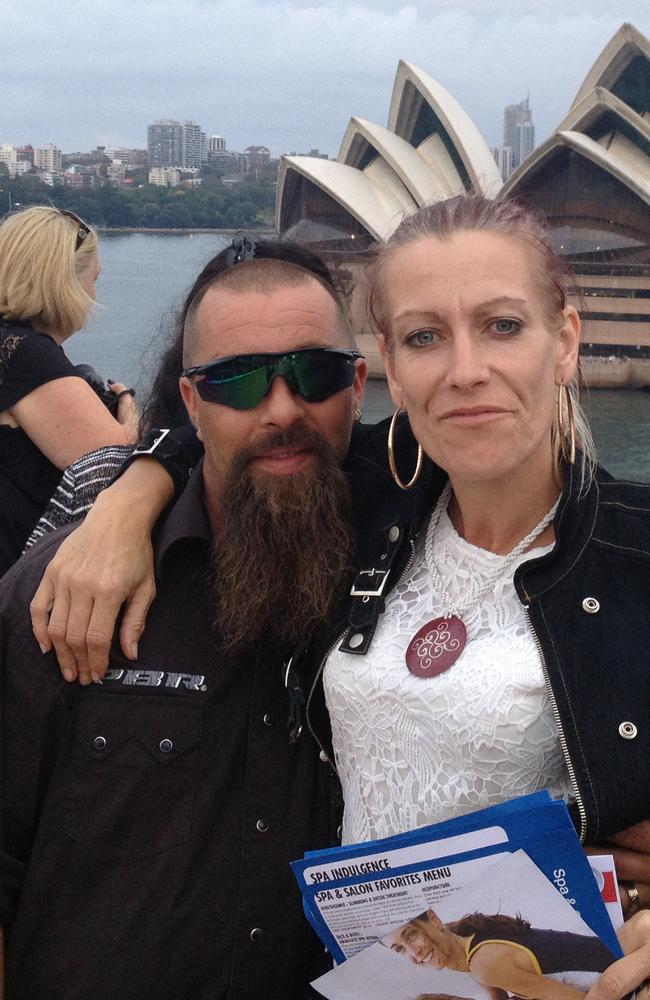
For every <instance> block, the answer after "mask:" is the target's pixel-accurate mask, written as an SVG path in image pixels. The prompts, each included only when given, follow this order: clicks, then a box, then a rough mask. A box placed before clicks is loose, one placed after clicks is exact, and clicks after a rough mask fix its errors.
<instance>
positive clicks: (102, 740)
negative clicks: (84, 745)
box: [93, 736, 106, 750]
mask: <svg viewBox="0 0 650 1000" xmlns="http://www.w3.org/2000/svg"><path fill="white" fill-rule="evenodd" d="M93 747H94V748H95V750H104V749H105V748H106V737H105V736H96V737H95V739H94V740H93Z"/></svg>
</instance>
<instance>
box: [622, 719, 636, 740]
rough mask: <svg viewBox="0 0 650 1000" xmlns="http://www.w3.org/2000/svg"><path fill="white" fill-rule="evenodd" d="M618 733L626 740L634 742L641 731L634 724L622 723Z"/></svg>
mask: <svg viewBox="0 0 650 1000" xmlns="http://www.w3.org/2000/svg"><path fill="white" fill-rule="evenodd" d="M618 732H619V735H620V736H622V737H623V739H624V740H633V739H635V737H636V736H637V735H638V732H639V730H638V729H637V728H636V726H635V725H634V723H633V722H621V724H620V726H619V727H618Z"/></svg>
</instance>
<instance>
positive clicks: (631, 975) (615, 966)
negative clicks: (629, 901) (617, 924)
mask: <svg viewBox="0 0 650 1000" xmlns="http://www.w3.org/2000/svg"><path fill="white" fill-rule="evenodd" d="M618 938H619V941H620V942H621V947H622V949H623V951H624V953H625V957H624V958H619V959H618V961H616V962H613V963H612V964H611V965H610V966H609V968H608V969H606V970H605V972H603V974H602V976H601V977H600V979H599V980H598V982H597V983H596V985H595V986H592V988H591V989H590V990H589V992H588V993H587V994H586V998H585V1000H623V997H626V996H627V995H628V993H631V992H632V990H635V989H636V990H637V994H636V995H637V997H638V998H639V1000H649V998H650V986H648V985H643V986H641V984H642V983H643V984H645V982H646V980H647V979H648V977H650V912H648V911H647V910H640V911H639V913H636V914H635V915H634V916H633V917H630V919H629V920H627V921H626V922H625V923H624V924H623V926H622V927H621V928H620V930H619V931H618ZM639 987H641V988H640V989H639Z"/></svg>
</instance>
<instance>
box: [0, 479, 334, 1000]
mask: <svg viewBox="0 0 650 1000" xmlns="http://www.w3.org/2000/svg"><path fill="white" fill-rule="evenodd" d="M60 537H61V536H60V535H59V536H53V537H52V539H46V540H45V541H44V542H42V543H41V544H40V545H38V546H37V547H36V549H34V550H33V551H32V552H31V553H29V554H28V555H27V556H26V557H24V559H23V560H21V562H20V563H19V564H18V566H17V567H15V568H14V569H13V570H12V571H11V572H10V574H8V575H7V576H6V577H5V578H4V580H3V586H2V600H1V602H0V630H1V631H0V643H1V645H0V657H1V665H2V675H1V677H2V718H3V730H2V747H1V749H2V774H3V778H2V782H3V788H2V843H1V847H2V852H1V854H0V917H1V919H2V923H3V926H4V928H5V934H6V936H7V938H8V949H7V960H6V961H7V973H6V975H7V994H8V996H10V997H11V998H12V1000H28V998H29V1000H36V998H39V1000H50V998H51V1000H63V998H65V1000H88V998H90V997H93V998H94V1000H145V998H149V997H151V996H155V997H156V1000H249V998H259V1000H293V998H297V997H301V996H302V994H303V986H304V984H305V983H306V982H307V981H308V980H309V979H310V978H312V977H313V976H314V975H316V974H318V973H319V972H322V971H324V969H325V968H326V967H327V965H326V961H325V957H324V955H323V950H322V948H321V947H320V946H319V945H318V943H317V941H316V938H315V935H314V934H313V932H312V931H311V930H310V928H309V927H308V925H307V923H306V921H305V918H304V916H303V913H302V908H301V902H300V898H299V892H298V889H297V887H296V885H295V883H294V880H293V877H292V875H291V872H290V869H289V861H291V860H293V859H295V858H298V857H301V856H302V854H303V852H304V850H306V849H308V848H315V847H320V846H324V845H326V844H328V843H331V842H332V830H331V808H330V803H329V797H328V794H327V792H326V791H325V789H326V786H327V785H328V784H329V781H330V776H329V774H328V765H327V764H326V763H323V762H322V761H320V760H319V757H318V753H317V748H316V747H315V744H314V743H313V741H312V740H311V739H310V737H309V735H308V734H303V735H302V736H301V737H300V738H299V739H298V741H297V742H296V743H295V744H293V745H292V744H290V742H289V740H288V738H287V715H288V702H287V694H286V691H285V689H284V686H283V682H282V657H281V656H280V654H279V653H278V652H276V653H275V654H272V653H270V652H269V651H268V650H267V651H262V652H261V653H254V652H253V651H251V652H250V653H249V654H248V655H241V656H238V657H236V658H233V657H230V656H227V655H224V653H223V651H222V650H221V649H220V647H219V640H218V636H217V635H216V634H215V630H214V628H213V624H212V622H213V614H212V609H211V607H210V585H209V582H208V579H209V566H210V546H211V540H210V532H209V526H208V523H207V518H206V516H205V511H204V507H203V503H202V483H201V475H200V473H198V472H197V473H196V474H195V475H194V476H193V477H192V480H191V481H190V484H189V486H188V487H187V488H186V490H185V492H184V493H183V495H182V496H181V498H180V499H179V501H178V502H177V503H176V505H175V506H174V508H173V509H172V511H171V513H170V515H169V517H168V519H167V521H166V524H165V525H164V527H163V529H162V532H161V533H160V536H159V538H158V541H157V543H156V562H157V569H158V596H157V598H156V601H155V602H154V604H153V606H152V608H151V611H150V614H149V618H148V621H147V628H146V631H145V634H144V636H143V638H142V640H141V642H140V649H139V657H138V661H137V662H136V663H133V662H130V661H128V660H126V659H125V658H124V657H123V656H122V654H121V652H120V651H119V648H118V646H117V643H114V645H113V650H112V654H111V662H110V671H109V674H108V675H107V678H106V679H105V681H104V682H103V683H102V684H98V685H93V686H91V687H89V688H80V687H79V686H78V685H67V684H66V683H65V682H64V681H63V680H62V679H61V677H60V674H59V670H58V666H57V664H56V661H55V659H54V656H53V654H47V655H46V656H43V655H42V654H41V652H40V651H39V649H38V646H37V645H36V642H35V640H34V638H33V635H32V632H31V626H30V621H29V614H28V604H29V600H30V599H31V596H32V594H33V592H34V590H35V588H36V585H37V583H38V581H39V580H40V577H41V574H42V571H43V568H44V566H45V565H46V563H47V562H48V561H49V559H50V558H51V557H52V554H53V550H54V548H55V547H56V544H58V542H59V541H60Z"/></svg>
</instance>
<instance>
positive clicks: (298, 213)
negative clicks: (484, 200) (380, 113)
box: [276, 24, 650, 384]
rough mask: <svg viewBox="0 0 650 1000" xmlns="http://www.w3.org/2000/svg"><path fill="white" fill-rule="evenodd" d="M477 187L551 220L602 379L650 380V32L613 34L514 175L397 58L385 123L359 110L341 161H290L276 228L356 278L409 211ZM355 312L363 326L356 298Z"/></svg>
mask: <svg viewBox="0 0 650 1000" xmlns="http://www.w3.org/2000/svg"><path fill="white" fill-rule="evenodd" d="M467 191H474V192H480V193H482V194H485V195H487V196H488V197H491V198H506V197H516V198H517V199H518V200H521V201H523V202H525V203H527V204H529V205H531V206H533V207H534V208H536V209H537V210H539V211H541V212H542V213H543V214H544V215H545V216H546V218H547V220H548V222H549V224H550V226H551V229H552V232H553V236H554V239H555V240H556V244H557V247H558V249H559V250H560V252H561V253H562V254H564V255H566V257H567V259H568V260H569V262H570V264H571V266H572V268H573V271H574V273H575V275H576V280H577V284H578V287H579V289H580V292H581V296H580V302H579V305H580V308H581V311H582V313H583V316H584V318H585V320H586V321H587V322H586V333H585V344H584V347H583V354H584V356H585V360H586V361H587V366H586V367H587V369H588V370H589V369H591V376H592V378H593V381H594V382H601V383H603V382H604V383H607V382H610V383H611V384H616V383H617V382H618V383H622V382H631V383H634V382H637V383H645V384H650V42H649V41H648V39H647V38H646V37H645V36H644V35H642V34H641V33H640V32H639V31H637V30H636V29H635V28H634V27H633V26H632V25H629V24H624V25H623V26H622V27H621V28H620V29H619V31H617V32H616V34H615V35H614V37H613V38H612V39H611V40H610V42H609V43H608V45H606V47H605V48H604V50H603V51H602V52H601V54H600V56H599V57H598V58H597V60H596V62H595V63H594V64H593V66H592V68H591V69H590V71H589V72H588V74H587V76H586V78H585V80H584V82H583V84H582V86H581V87H580V89H579V90H578V93H577V94H576V97H575V99H574V101H573V104H572V105H571V107H570V108H569V110H568V112H567V114H566V116H565V117H564V119H563V120H562V121H561V122H560V123H559V125H558V126H557V128H556V130H555V132H554V133H553V135H552V136H551V137H550V139H548V140H547V141H546V142H545V143H543V145H541V146H540V147H538V148H537V149H536V150H534V152H533V153H532V154H531V155H530V156H529V157H528V158H527V159H526V160H525V161H524V162H523V163H522V164H521V165H520V166H519V168H518V169H517V171H516V172H515V173H514V174H513V175H512V176H511V177H510V178H509V179H508V181H507V182H506V183H505V184H504V183H503V181H502V179H501V175H500V173H499V170H498V169H497V166H496V164H495V162H494V159H493V157H492V154H491V152H490V150H489V148H488V145H487V143H486V141H485V139H484V138H483V136H482V135H481V133H480V132H479V130H478V128H477V127H476V125H475V124H474V123H473V121H472V120H471V118H470V117H469V115H468V114H467V112H466V111H465V110H464V109H463V108H462V107H461V106H460V105H459V103H458V102H457V101H456V100H455V99H454V98H453V97H452V95H451V94H449V93H448V92H447V91H446V90H445V89H444V87H442V86H441V85H440V84H439V83H438V82H437V81H436V80H434V79H433V78H432V77H431V76H429V75H428V74H427V73H425V72H423V71H422V70H420V69H418V68H417V67H416V66H413V65H412V64H410V63H408V62H403V61H402V62H400V64H399V66H398V69H397V75H396V77H395V85H394V88H393V95H392V99H391V104H390V110H389V114H388V124H387V126H382V125H376V124H374V123H372V122H369V121H365V120H363V119H361V118H351V119H350V122H349V125H348V127H347V129H346V131H345V134H344V136H343V140H342V142H341V148H340V150H339V154H338V157H337V159H336V160H324V159H317V158H313V157H308V156H286V157H283V159H282V161H281V165H280V173H279V182H278V195H277V208H276V211H277V226H278V231H279V232H280V233H282V234H285V235H287V236H291V237H293V238H295V239H297V240H299V241H301V242H305V243H309V244H311V245H314V246H317V247H318V248H319V249H320V250H321V251H322V252H324V253H325V255H326V256H330V257H331V259H333V260H337V261H339V262H342V263H343V262H344V263H345V266H346V268H349V269H351V270H352V272H353V273H354V274H355V275H356V274H357V273H358V269H357V266H355V263H354V262H355V260H356V261H357V263H358V262H359V260H360V259H362V258H363V251H364V250H367V249H368V248H369V247H370V246H371V245H372V244H373V242H374V241H376V240H378V239H383V238H385V237H386V236H388V235H389V234H390V233H391V232H392V230H393V229H394V228H395V226H396V225H397V224H398V222H399V221H400V220H401V219H402V218H403V217H404V215H407V214H408V213H410V212H413V211H414V210H415V209H417V208H418V207H419V206H421V205H424V204H427V203H429V202H432V201H436V200H438V199H441V198H447V197H450V196H451V195H454V194H460V193H463V192H467ZM352 309H353V315H354V316H355V318H356V325H357V327H358V329H359V331H360V332H362V328H363V320H362V318H361V311H360V306H359V300H357V302H356V304H354V303H353V307H352ZM623 359H626V360H623ZM588 377H589V376H588Z"/></svg>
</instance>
